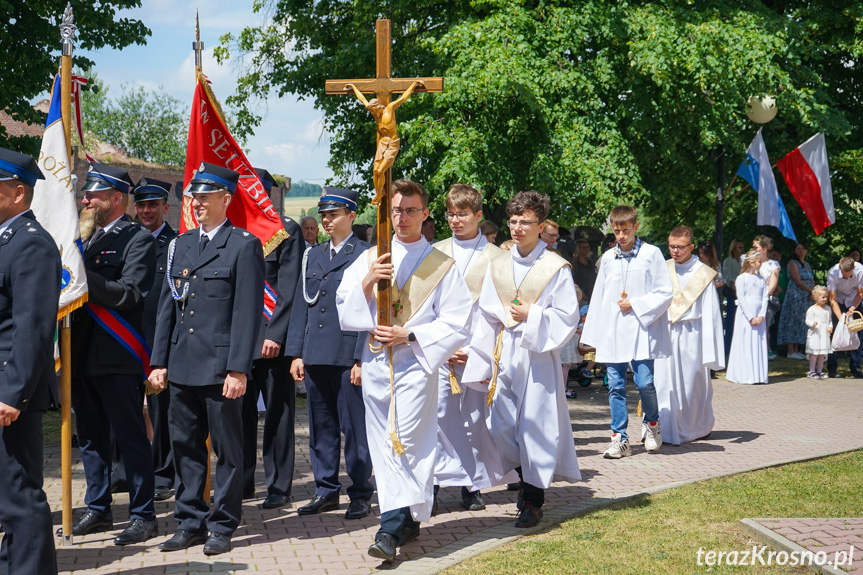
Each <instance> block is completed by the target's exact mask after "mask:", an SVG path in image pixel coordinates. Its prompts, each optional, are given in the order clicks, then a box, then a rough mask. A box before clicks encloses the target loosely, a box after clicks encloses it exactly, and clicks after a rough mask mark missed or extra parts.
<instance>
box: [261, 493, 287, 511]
mask: <svg viewBox="0 0 863 575" xmlns="http://www.w3.org/2000/svg"><path fill="white" fill-rule="evenodd" d="M287 504H288V496H287V495H278V494H276V493H270V494H269V495H267V498H266V499H264V502H263V503H262V504H261V507H263V508H264V509H278V508H279V507H284V506H285V505H287Z"/></svg>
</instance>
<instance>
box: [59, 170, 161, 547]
mask: <svg viewBox="0 0 863 575" xmlns="http://www.w3.org/2000/svg"><path fill="white" fill-rule="evenodd" d="M132 188H133V185H132V180H131V179H130V178H129V174H128V173H126V171H125V170H122V169H119V168H114V167H111V166H105V165H102V164H98V163H96V162H93V163H92V164H91V165H90V172H89V173H88V175H87V180H86V182H85V184H84V188H83V192H84V199H83V201H82V203H83V209H82V211H81V230H82V239H84V240H85V244H84V245H85V249H84V265H85V268H86V271H87V284H88V286H89V303H87V304H86V305H85V307H84V308H82V309H80V310H77V311H76V312H75V313H74V314H73V317H72V331H73V338H72V377H73V382H72V406H73V407H74V408H75V412H76V414H77V426H78V442H79V444H80V446H81V459H82V461H83V463H84V474H85V476H86V479H87V493H86V495H85V497H84V502H85V503H86V505H87V510H86V511H85V513H84V514H83V516H81V517H80V518H79V519H78V520H77V521H76V522H75V523H74V525H73V526H72V533H73V534H74V535H87V534H88V533H96V532H99V531H108V530H110V529H112V528H113V526H114V522H113V518H112V515H111V491H110V484H111V442H110V440H109V437H110V432H111V431H113V432H114V436H115V438H116V441H117V444H118V446H119V448H120V452H121V453H122V456H123V461H124V463H125V469H126V479H127V482H128V485H129V525H128V526H127V527H126V529H125V530H124V531H123V532H122V533H120V534H119V535H118V536H117V537H116V538H115V539H114V543H115V544H116V545H128V544H131V543H140V542H143V541H146V540H147V539H149V538H150V537H152V536H153V535H155V534H156V516H155V512H154V509H153V460H152V456H151V453H150V442H149V441H148V440H147V433H146V431H145V428H144V417H143V411H142V409H141V406H142V403H143V387H142V381H143V380H144V379H145V378H146V376H145V375H144V367H145V365H146V366H147V367H149V365H148V363H149V357H142V355H144V354H142V353H132V352H131V351H130V349H136V345H135V344H137V343H138V342H139V341H143V335H142V333H143V325H142V313H143V309H144V298H145V297H146V295H147V293H148V292H149V291H150V288H151V287H152V285H153V277H154V273H155V267H156V246H155V242H154V241H153V236H152V234H150V233H149V232H148V231H147V230H145V229H143V228H142V227H141V226H140V225H138V224H136V223H134V222H132V220H131V219H130V218H129V217H128V216H127V215H126V209H127V208H128V206H129V201H130V195H129V194H130V193H131V192H132ZM91 234H92V235H91ZM137 347H138V348H140V346H137ZM145 362H146V363H145Z"/></svg>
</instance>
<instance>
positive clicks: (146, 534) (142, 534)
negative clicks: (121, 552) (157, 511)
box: [114, 519, 158, 545]
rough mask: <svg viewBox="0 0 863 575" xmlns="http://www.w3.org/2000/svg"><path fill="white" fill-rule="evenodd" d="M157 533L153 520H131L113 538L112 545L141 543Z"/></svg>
mask: <svg viewBox="0 0 863 575" xmlns="http://www.w3.org/2000/svg"><path fill="white" fill-rule="evenodd" d="M157 533H158V529H157V523H156V520H155V519H152V520H150V521H145V520H143V519H132V520H131V521H130V522H129V525H128V526H127V527H126V528H125V529H123V531H122V532H121V533H120V534H119V535H117V537H115V538H114V545H131V544H132V543H143V542H144V541H146V540H147V539H149V538H151V537H153V536H155V535H156V534H157Z"/></svg>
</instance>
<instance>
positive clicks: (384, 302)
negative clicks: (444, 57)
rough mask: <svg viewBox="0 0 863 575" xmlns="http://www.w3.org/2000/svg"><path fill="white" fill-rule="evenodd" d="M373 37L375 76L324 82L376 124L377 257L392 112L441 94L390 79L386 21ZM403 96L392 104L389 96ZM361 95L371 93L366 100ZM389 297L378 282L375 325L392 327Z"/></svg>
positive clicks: (387, 199) (435, 82)
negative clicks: (418, 97) (424, 95)
mask: <svg viewBox="0 0 863 575" xmlns="http://www.w3.org/2000/svg"><path fill="white" fill-rule="evenodd" d="M375 34H376V36H377V50H376V52H377V70H376V77H375V78H373V79H370V80H369V79H367V80H327V81H326V93H327V94H354V95H355V96H356V97H357V98H359V100H360V102H362V103H363V105H364V106H365V107H366V108H367V109H368V110H369V112H371V114H372V116H373V117H374V119H375V123H376V124H377V129H378V135H377V150H376V151H375V161H374V165H373V168H372V176H373V181H374V185H375V198H374V200H372V203H373V204H375V205H377V207H378V218H377V233H378V240H377V248H378V254H388V253H391V246H390V236H391V234H392V231H391V229H392V228H391V224H390V210H391V208H392V193H391V192H390V185H391V184H392V166H393V163H394V161H395V159H396V156H397V155H398V152H399V138H398V132H397V129H396V117H395V110H396V108H398V107H399V106H400V105H401V104H402V103H403V102H404V101H405V100H407V99H408V98H409V97H410V95H411V94H412V93H414V92H443V78H393V77H392V70H391V62H392V60H391V52H390V47H391V43H392V40H391V33H390V21H389V20H377V21H376V22H375ZM395 93H403V95H402V96H401V97H400V98H399V99H398V100H396V101H395V102H390V95H391V94H395ZM363 94H375V98H373V99H372V100H371V101H367V100H366V99H365V97H364V96H363ZM391 300H392V298H391V297H390V282H389V281H388V280H381V281H380V282H378V325H392V322H391V317H392V312H393V310H392V301H391Z"/></svg>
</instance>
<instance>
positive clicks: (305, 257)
mask: <svg viewBox="0 0 863 575" xmlns="http://www.w3.org/2000/svg"><path fill="white" fill-rule="evenodd" d="M311 250H312V248H306V251H304V252H303V265H302V267H301V268H300V278H302V280H303V299H304V300H306V303H307V304H309V305H315V303H317V301H318V298H319V297H320V296H321V288H320V286H319V287H318V292H317V293H316V294H315V297H309V292H308V291H307V290H306V267H307V266H308V263H309V252H310V251H311Z"/></svg>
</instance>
